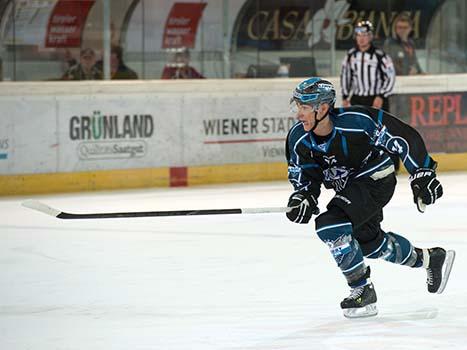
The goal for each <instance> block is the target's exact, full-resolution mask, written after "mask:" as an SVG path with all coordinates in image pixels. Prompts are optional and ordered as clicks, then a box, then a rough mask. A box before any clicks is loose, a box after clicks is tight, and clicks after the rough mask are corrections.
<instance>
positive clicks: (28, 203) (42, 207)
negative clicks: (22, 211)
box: [21, 199, 61, 217]
mask: <svg viewBox="0 0 467 350" xmlns="http://www.w3.org/2000/svg"><path fill="white" fill-rule="evenodd" d="M21 205H22V206H23V207H26V208H29V209H33V210H37V211H39V212H41V213H44V214H47V215H50V216H55V217H57V216H58V215H60V214H61V211H59V210H57V209H55V208H52V207H49V206H48V205H46V204H44V203H41V202H39V201H35V200H33V199H28V200H25V201H24V202H23V203H21Z"/></svg>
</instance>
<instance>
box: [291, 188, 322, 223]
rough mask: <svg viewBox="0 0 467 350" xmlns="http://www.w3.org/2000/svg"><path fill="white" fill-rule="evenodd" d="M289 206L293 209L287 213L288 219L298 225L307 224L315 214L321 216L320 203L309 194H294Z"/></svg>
mask: <svg viewBox="0 0 467 350" xmlns="http://www.w3.org/2000/svg"><path fill="white" fill-rule="evenodd" d="M287 206H288V207H289V208H292V209H291V210H290V211H289V212H287V213H286V215H287V218H288V219H289V220H290V221H292V222H295V223H297V224H307V223H308V222H309V221H310V219H311V217H312V215H313V214H315V215H318V214H319V208H318V201H317V200H316V198H315V197H314V196H313V195H312V194H311V193H309V192H300V191H299V192H294V193H292V195H291V196H290V198H289V203H288V204H287Z"/></svg>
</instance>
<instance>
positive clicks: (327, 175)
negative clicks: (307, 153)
mask: <svg viewBox="0 0 467 350" xmlns="http://www.w3.org/2000/svg"><path fill="white" fill-rule="evenodd" d="M323 158H324V161H325V162H326V163H327V165H328V169H324V170H323V175H324V181H326V182H329V183H331V184H332V187H334V189H335V190H336V191H342V190H343V189H344V188H345V186H346V185H347V181H348V180H349V175H350V170H349V169H347V168H346V167H342V166H335V164H337V159H336V158H335V156H331V157H327V156H324V157H323Z"/></svg>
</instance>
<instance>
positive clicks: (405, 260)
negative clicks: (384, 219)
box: [366, 232, 423, 267]
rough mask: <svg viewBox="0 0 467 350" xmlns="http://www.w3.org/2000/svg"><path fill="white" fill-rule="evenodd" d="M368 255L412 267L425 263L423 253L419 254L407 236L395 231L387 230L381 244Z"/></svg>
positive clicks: (368, 256) (371, 257)
mask: <svg viewBox="0 0 467 350" xmlns="http://www.w3.org/2000/svg"><path fill="white" fill-rule="evenodd" d="M366 257H367V258H370V259H383V260H386V261H389V262H392V263H394V264H400V265H406V266H410V267H421V266H422V264H423V254H421V255H420V254H418V252H417V250H416V249H414V247H413V246H412V244H411V243H410V242H409V241H408V240H407V239H406V238H405V237H402V236H400V235H398V234H396V233H393V232H386V233H385V234H384V238H383V242H382V243H381V245H380V246H379V247H378V248H377V249H376V250H375V251H373V252H371V253H370V254H368V255H366Z"/></svg>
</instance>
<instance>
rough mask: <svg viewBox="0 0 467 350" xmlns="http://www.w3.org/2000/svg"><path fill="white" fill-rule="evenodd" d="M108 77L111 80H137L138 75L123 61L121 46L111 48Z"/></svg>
mask: <svg viewBox="0 0 467 350" xmlns="http://www.w3.org/2000/svg"><path fill="white" fill-rule="evenodd" d="M110 76H111V78H112V79H138V74H136V72H135V71H134V70H132V69H130V68H129V67H128V66H127V65H126V64H125V62H124V61H123V50H122V48H121V46H112V48H111V51H110Z"/></svg>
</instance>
